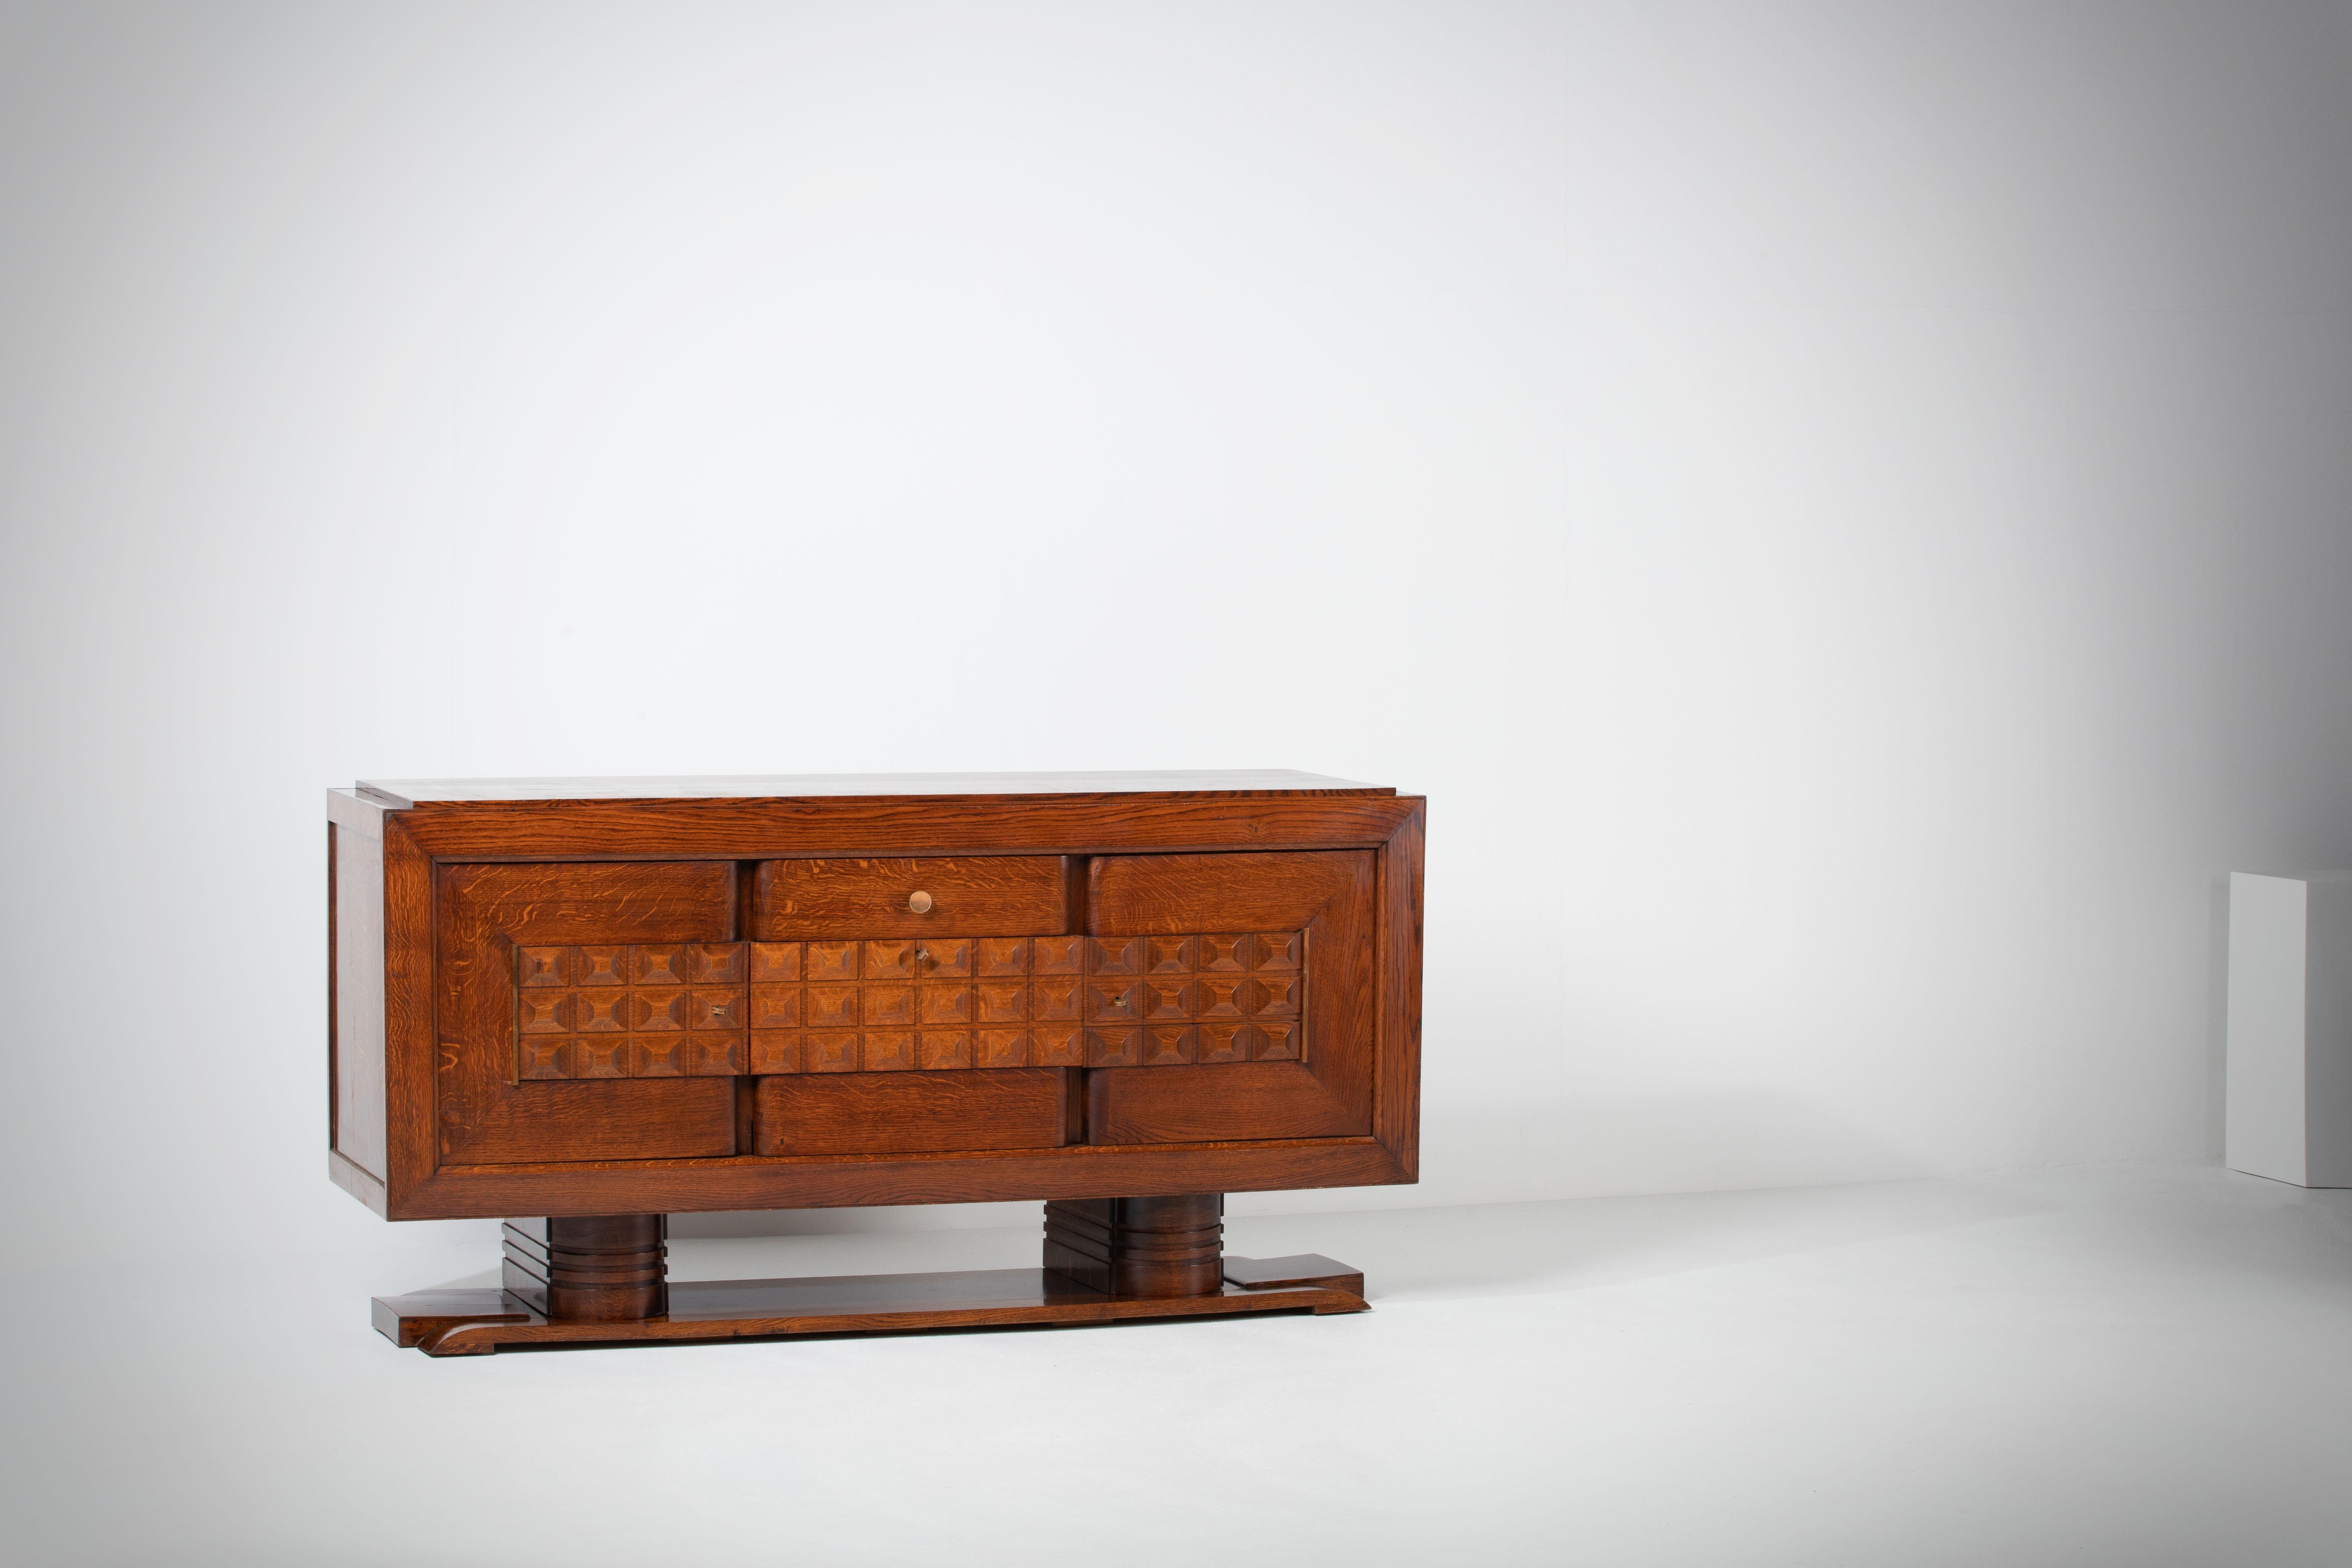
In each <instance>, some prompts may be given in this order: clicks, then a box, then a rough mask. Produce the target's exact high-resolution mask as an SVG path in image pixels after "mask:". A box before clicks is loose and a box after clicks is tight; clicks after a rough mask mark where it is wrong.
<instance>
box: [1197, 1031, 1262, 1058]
mask: <svg viewBox="0 0 2352 1568" xmlns="http://www.w3.org/2000/svg"><path fill="white" fill-rule="evenodd" d="M1246 1027H1247V1026H1246V1025H1243V1024H1203V1025H1202V1026H1201V1033H1200V1055H1199V1057H1198V1058H1195V1059H1197V1060H1200V1061H1204V1062H1245V1061H1247V1060H1249V1041H1248V1039H1247V1038H1245V1037H1244V1036H1243V1030H1244V1028H1246Z"/></svg>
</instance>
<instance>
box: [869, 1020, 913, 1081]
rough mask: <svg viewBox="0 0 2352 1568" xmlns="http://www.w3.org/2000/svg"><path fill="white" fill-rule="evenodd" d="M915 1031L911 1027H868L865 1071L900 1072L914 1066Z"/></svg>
mask: <svg viewBox="0 0 2352 1568" xmlns="http://www.w3.org/2000/svg"><path fill="white" fill-rule="evenodd" d="M915 1062H916V1058H915V1031H914V1030H912V1029H868V1030H866V1071H867V1072H901V1071H906V1070H908V1069H911V1068H913V1067H914V1066H915Z"/></svg>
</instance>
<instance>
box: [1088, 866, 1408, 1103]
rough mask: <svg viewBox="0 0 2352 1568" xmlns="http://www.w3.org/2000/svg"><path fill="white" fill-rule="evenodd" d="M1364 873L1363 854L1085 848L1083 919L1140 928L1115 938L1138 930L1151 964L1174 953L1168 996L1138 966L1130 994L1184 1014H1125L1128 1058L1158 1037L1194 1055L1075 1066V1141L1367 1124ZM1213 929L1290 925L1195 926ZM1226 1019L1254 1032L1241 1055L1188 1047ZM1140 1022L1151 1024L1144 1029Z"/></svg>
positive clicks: (1368, 916)
mask: <svg viewBox="0 0 2352 1568" xmlns="http://www.w3.org/2000/svg"><path fill="white" fill-rule="evenodd" d="M1375 882H1376V879H1375V876H1374V864H1373V857H1372V856H1371V855H1370V853H1369V852H1353V851H1343V852H1339V853H1333V854H1316V855H1286V854H1274V855H1121V856H1105V857H1103V858H1099V859H1097V860H1095V861H1094V862H1093V863H1092V868H1091V872H1090V877H1089V881H1088V887H1087V929H1089V930H1090V931H1137V932H1140V933H1142V934H1141V935H1140V936H1139V937H1132V938H1121V939H1119V940H1121V941H1132V942H1139V943H1140V944H1141V951H1142V952H1144V953H1145V954H1146V955H1148V956H1149V957H1150V961H1151V962H1152V963H1159V962H1167V963H1181V964H1182V965H1183V966H1184V967H1183V969H1182V970H1181V973H1182V976H1183V984H1184V986H1185V987H1187V989H1185V990H1183V991H1181V993H1179V992H1173V991H1171V992H1162V991H1160V989H1158V988H1156V987H1154V986H1153V985H1152V984H1150V976H1148V975H1145V976H1141V980H1142V988H1141V989H1140V990H1139V992H1138V993H1137V994H1138V995H1139V997H1140V998H1141V1000H1142V1005H1143V1007H1144V1008H1145V1009H1146V1010H1147V1012H1148V1011H1149V1010H1150V1009H1152V1008H1157V1007H1159V1006H1160V1005H1162V1002H1163V998H1164V997H1171V996H1176V995H1181V998H1182V1002H1181V1006H1183V1007H1184V1008H1187V1009H1189V1010H1190V1016H1188V1017H1184V1018H1181V1019H1178V1020H1171V1023H1170V1024H1168V1025H1165V1026H1155V1025H1153V1024H1152V1022H1151V1020H1150V1018H1149V1017H1148V1016H1144V1017H1139V1018H1138V1020H1137V1022H1136V1025H1135V1026H1134V1033H1133V1035H1132V1037H1133V1038H1135V1039H1137V1040H1138V1041H1139V1050H1140V1052H1142V1053H1143V1054H1142V1055H1140V1056H1139V1058H1138V1059H1137V1061H1136V1062H1135V1063H1134V1064H1132V1065H1138V1066H1140V1065H1144V1064H1145V1062H1146V1061H1147V1060H1149V1059H1150V1053H1151V1052H1152V1051H1154V1050H1155V1049H1156V1048H1157V1047H1158V1045H1159V1042H1160V1040H1161V1039H1171V1040H1186V1039H1189V1040H1191V1041H1192V1042H1193V1046H1192V1048H1193V1050H1194V1055H1193V1057H1192V1064H1193V1065H1191V1066H1189V1067H1188V1068H1186V1069H1185V1070H1182V1071H1178V1072H1094V1073H1090V1074H1088V1075H1087V1106H1088V1110H1087V1139H1088V1141H1089V1142H1094V1143H1192V1142H1222V1141H1228V1140H1260V1139H1279V1138H1332V1137H1346V1136H1353V1135H1357V1134H1360V1133H1363V1132H1366V1131H1370V1126H1371V1118H1372V1090H1373V1081H1374V1067H1373V1057H1374V1052H1375V1048H1376V1044H1377V1041H1376V1030H1375V1019H1376V1016H1377V1015H1376V1008H1375V1006H1374V986H1373V975H1372V963H1371V959H1372V951H1373V938H1374V932H1375V930H1376V926H1377V920H1376V914H1375V910H1374V893H1375ZM1213 926H1222V927H1223V928H1224V930H1225V931H1229V932H1230V931H1234V928H1236V927H1246V928H1248V929H1249V930H1250V931H1253V932H1258V933H1264V932H1284V933H1289V934H1283V935H1274V936H1268V935H1261V934H1250V935H1239V934H1236V935H1229V936H1214V935H1211V936H1203V935H1200V934H1198V933H1199V932H1200V931H1202V930H1204V929H1206V928H1210V927H1213ZM1188 943H1189V944H1190V946H1189V947H1188V946H1187V945H1186V944H1188ZM1236 1017H1238V1018H1240V1019H1244V1020H1246V1022H1245V1023H1244V1024H1243V1027H1244V1028H1250V1029H1254V1030H1255V1037H1254V1038H1253V1041H1252V1044H1251V1046H1250V1048H1249V1054H1248V1055H1247V1056H1245V1057H1244V1056H1240V1055H1222V1054H1221V1055H1213V1056H1211V1055H1203V1054H1202V1051H1201V1047H1203V1046H1208V1045H1211V1044H1212V1043H1213V1042H1221V1041H1223V1039H1224V1038H1225V1037H1224V1034H1223V1031H1224V1029H1225V1028H1226V1027H1228V1026H1231V1025H1232V1024H1233V1023H1234V1020H1235V1018H1236ZM1155 1027H1159V1028H1161V1029H1162V1030H1163V1033H1162V1034H1160V1035H1155V1034H1153V1033H1152V1030H1153V1029H1154V1028H1155ZM1293 1027H1295V1028H1296V1029H1297V1036H1296V1037H1295V1038H1296V1039H1297V1042H1298V1044H1297V1049H1296V1050H1295V1052H1294V1050H1293V1049H1292V1048H1291V1042H1292V1040H1293V1039H1294V1036H1293V1035H1292V1034H1291V1032H1290V1030H1291V1029H1292V1028H1293ZM1188 1030H1189V1031H1191V1032H1190V1033H1189V1034H1187V1033H1185V1032H1184V1031H1188ZM1179 1048H1181V1047H1179ZM1090 1065H1091V1064H1090ZM1119 1065H1129V1064H1127V1063H1120V1064H1119Z"/></svg>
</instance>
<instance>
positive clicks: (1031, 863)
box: [747, 855, 1069, 942]
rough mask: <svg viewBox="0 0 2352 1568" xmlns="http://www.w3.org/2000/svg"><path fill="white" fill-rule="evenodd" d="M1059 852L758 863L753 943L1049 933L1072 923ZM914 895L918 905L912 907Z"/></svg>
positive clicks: (753, 894)
mask: <svg viewBox="0 0 2352 1568" xmlns="http://www.w3.org/2000/svg"><path fill="white" fill-rule="evenodd" d="M1067 875H1068V874H1067V871H1066V868H1065V866H1064V863H1063V860H1062V858H1061V857H1060V856H1057V855H975V856H967V857H964V858H931V859H905V858H901V859H880V860H876V859H851V858H830V859H814V860H769V861H763V862H762V863H761V866H760V868H759V870H758V872H757V873H756V875H755V876H754V878H753V879H752V887H751V929H750V931H748V932H747V934H748V935H749V936H750V937H751V940H752V941H754V942H800V941H804V940H806V939H808V938H811V937H829V936H844V935H849V936H858V937H890V936H897V937H959V936H961V937H972V936H1023V935H1049V934H1054V933H1058V932H1060V931H1066V930H1067V929H1068V927H1067V925H1066V921H1067V920H1068V918H1069V899H1068V891H1067ZM918 892H920V893H922V894H923V895H924V896H925V898H927V899H928V900H930V903H929V908H928V909H927V910H922V911H920V912H918V911H916V910H912V909H910V908H908V900H909V899H910V897H911V896H912V895H913V894H915V893H918Z"/></svg>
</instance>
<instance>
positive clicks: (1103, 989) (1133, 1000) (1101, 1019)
mask: <svg viewBox="0 0 2352 1568" xmlns="http://www.w3.org/2000/svg"><path fill="white" fill-rule="evenodd" d="M1142 990H1143V985H1142V983H1141V982H1139V981H1133V980H1122V979H1120V978H1119V977H1118V976H1117V975H1111V976H1109V977H1108V978H1105V979H1100V980H1095V981H1091V982H1089V983H1088V984H1087V1022H1088V1023H1106V1024H1131V1023H1133V1022H1135V1021H1136V1020H1137V1019H1138V1018H1140V1017H1141V1016H1143V998H1142V995H1141V992H1142Z"/></svg>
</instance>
